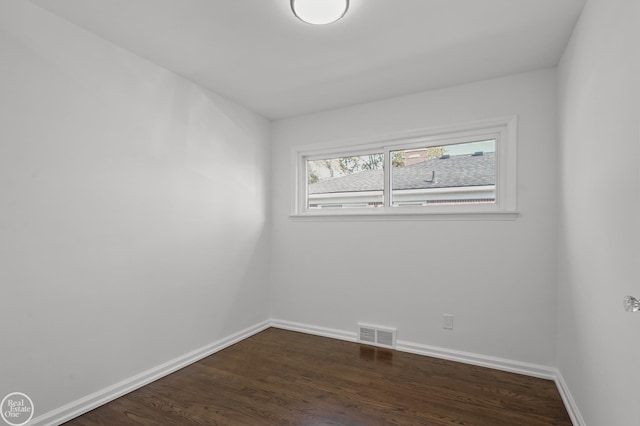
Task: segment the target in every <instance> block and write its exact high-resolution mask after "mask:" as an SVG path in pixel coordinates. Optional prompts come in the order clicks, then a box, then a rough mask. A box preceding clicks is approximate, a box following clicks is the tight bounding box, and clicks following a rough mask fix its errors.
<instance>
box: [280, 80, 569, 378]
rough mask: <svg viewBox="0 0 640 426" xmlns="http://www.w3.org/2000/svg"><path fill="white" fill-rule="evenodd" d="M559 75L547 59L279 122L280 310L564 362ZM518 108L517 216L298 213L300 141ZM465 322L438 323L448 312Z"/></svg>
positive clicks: (328, 322)
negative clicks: (344, 217)
mask: <svg viewBox="0 0 640 426" xmlns="http://www.w3.org/2000/svg"><path fill="white" fill-rule="evenodd" d="M555 79H556V75H555V70H542V71H538V72H532V73H527V74H522V75H517V76H511V77H506V78H501V79H496V80H490V81H485V82H480V83H474V84H469V85H465V86H459V87H453V88H447V89H442V90H437V91H431V92H424V93H418V94H415V95H411V96H404V97H399V98H394V99H390V100H385V101H381V102H375V103H370V104H364V105H358V106H354V107H350V108H344V109H339V110H332V111H328V112H323V113H318V114H314V115H308V116H302V117H297V118H291V119H285V120H281V121H277V122H275V123H274V127H273V141H272V142H273V145H274V147H273V153H272V170H273V172H272V176H273V177H272V179H273V180H272V188H273V201H272V203H273V204H272V206H273V208H272V215H273V217H272V223H273V229H272V231H273V238H272V269H271V271H272V275H271V281H272V287H273V292H272V305H273V317H274V318H276V319H280V320H285V321H293V322H299V323H304V324H309V325H314V326H319V327H328V328H334V329H338V330H345V331H352V332H355V331H356V323H357V322H358V321H364V322H369V323H373V324H378V325H388V326H395V327H397V328H398V339H401V340H405V341H410V342H414V343H421V344H427V345H434V346H439V347H444V348H448V349H457V350H463V351H469V352H473V353H477V354H484V355H491V356H496V357H501V358H507V359H512V360H518V361H524V362H531V363H537V364H542V365H545V366H552V365H555V351H556V348H555V335H556V305H555V300H556V262H555V257H556V251H555V247H556V245H555V232H556V219H555V218H556V208H555V205H556V188H557V173H556V166H557V161H556V80H555ZM513 114H517V115H518V117H519V122H518V126H519V142H518V143H519V145H518V157H519V158H518V160H519V164H518V167H519V168H518V209H519V211H520V213H521V216H520V217H519V218H518V219H517V220H515V221H497V222H492V221H462V222H459V221H412V222H298V221H292V220H291V219H290V218H289V217H288V215H289V209H290V205H291V196H292V182H291V164H290V161H291V147H292V146H295V145H304V144H318V143H323V142H327V143H334V142H336V141H342V140H348V139H351V138H367V137H375V136H379V135H380V134H388V133H392V132H396V131H403V130H409V129H417V128H428V127H438V126H443V125H448V124H458V123H466V122H470V121H474V120H480V119H487V118H494V117H501V116H508V115H513ZM443 313H451V314H454V315H455V330H454V331H447V330H443V329H442V314H443Z"/></svg>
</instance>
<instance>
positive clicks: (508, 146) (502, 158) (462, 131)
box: [290, 116, 518, 221]
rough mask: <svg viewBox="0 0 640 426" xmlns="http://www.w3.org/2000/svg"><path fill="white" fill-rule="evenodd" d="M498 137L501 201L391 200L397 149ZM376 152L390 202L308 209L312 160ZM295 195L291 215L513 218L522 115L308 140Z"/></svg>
mask: <svg viewBox="0 0 640 426" xmlns="http://www.w3.org/2000/svg"><path fill="white" fill-rule="evenodd" d="M493 139H495V141H496V151H495V155H496V162H495V173H496V181H495V182H496V185H495V188H496V194H495V195H496V197H495V198H496V201H495V203H487V204H473V203H469V204H458V205H454V204H444V205H430V206H395V207H392V206H391V205H390V197H391V191H390V176H391V174H390V167H391V155H390V152H391V151H396V150H407V149H414V148H427V147H432V146H443V145H453V144H461V143H466V142H475V141H480V140H493ZM372 153H383V154H384V191H383V192H384V206H383V207H374V208H349V209H338V208H336V209H308V208H307V179H308V177H307V170H306V167H307V161H308V160H318V159H326V158H338V157H348V156H357V155H366V154H372ZM291 157H292V172H293V175H292V181H293V196H292V206H291V215H290V217H291V218H292V219H294V220H298V219H303V220H357V221H360V220H404V219H409V220H416V219H418V220H422V219H426V220H429V219H447V220H448V219H461V220H469V219H471V220H475V219H478V220H512V219H515V218H516V217H517V216H518V213H517V210H516V206H517V205H516V195H517V193H516V192H517V191H516V189H517V182H516V179H517V117H516V116H509V117H500V118H495V119H489V120H482V121H476V122H472V123H466V124H460V125H454V126H447V127H441V128H434V129H418V130H412V131H407V132H401V133H395V134H391V135H386V136H384V137H379V138H373V139H367V140H351V141H346V142H342V143H329V144H319V145H312V146H310V145H302V146H295V147H293V148H292V155H291Z"/></svg>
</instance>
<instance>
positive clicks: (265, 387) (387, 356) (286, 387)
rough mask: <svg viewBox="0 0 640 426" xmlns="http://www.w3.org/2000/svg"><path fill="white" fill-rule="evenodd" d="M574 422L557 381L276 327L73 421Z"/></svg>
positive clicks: (312, 425)
mask: <svg viewBox="0 0 640 426" xmlns="http://www.w3.org/2000/svg"><path fill="white" fill-rule="evenodd" d="M189 424H194V425H305V426H320V425H322V426H328V425H492V426H495V425H571V421H570V419H569V416H568V415H567V412H566V410H565V408H564V406H563V404H562V401H561V399H560V395H559V393H558V391H557V389H556V386H555V384H554V383H553V382H552V381H549V380H542V379H536V378H532V377H527V376H521V375H517V374H512V373H506V372H502V371H497V370H492V369H488V368H481V367H475V366H471V365H466V364H460V363H455V362H451V361H444V360H440V359H435V358H429V357H424V356H420V355H412V354H407V353H402V352H397V351H390V350H386V349H379V348H373V347H370V346H364V345H359V344H356V343H349V342H344V341H339V340H334V339H328V338H323V337H317V336H310V335H306V334H302V333H295V332H291V331H285V330H279V329H275V328H270V329H268V330H265V331H263V332H261V333H259V334H256V335H255V336H253V337H251V338H249V339H246V340H244V341H242V342H240V343H237V344H235V345H233V346H231V347H229V348H227V349H224V350H222V351H220V352H218V353H216V354H214V355H212V356H210V357H208V358H205V359H203V360H201V361H199V362H197V363H195V364H192V365H190V366H188V367H186V368H184V369H182V370H180V371H177V372H176V373H173V374H171V375H169V376H167V377H165V378H162V379H160V380H157V381H155V382H153V383H151V384H149V385H147V386H145V387H143V388H141V389H138V390H136V391H134V392H131V393H130V394H128V395H125V396H123V397H121V398H119V399H117V400H115V401H113V402H111V403H109V404H106V405H104V406H102V407H99V408H97V409H95V410H93V411H91V412H89V413H87V414H85V415H83V416H81V417H78V418H76V419H74V420H72V421H70V422H68V423H66V425H68V426H74V425H78V426H80V425H189Z"/></svg>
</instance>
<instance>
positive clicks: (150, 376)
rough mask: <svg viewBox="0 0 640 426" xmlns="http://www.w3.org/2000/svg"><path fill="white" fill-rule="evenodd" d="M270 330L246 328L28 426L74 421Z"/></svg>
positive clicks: (263, 326) (263, 325) (261, 326)
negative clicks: (248, 338) (235, 344)
mask: <svg viewBox="0 0 640 426" xmlns="http://www.w3.org/2000/svg"><path fill="white" fill-rule="evenodd" d="M270 326H271V323H270V321H263V322H261V323H259V324H255V325H253V326H251V327H248V328H245V329H244V330H241V331H239V332H237V333H234V334H232V335H230V336H227V337H224V338H222V339H220V340H218V341H216V342H214V343H211V344H209V345H206V346H203V347H201V348H199V349H196V350H194V351H191V352H189V353H187V354H184V355H182V356H179V357H178V358H175V359H172V360H171V361H168V362H165V363H164V364H161V365H158V366H157V367H153V368H151V369H149V370H147V371H144V372H142V373H140V374H138V375H135V376H133V377H130V378H128V379H125V380H123V381H121V382H119V383H116V384H114V385H112V386H109V387H106V388H104V389H101V390H99V391H97V392H94V393H92V394H90V395H87V396H85V397H83V398H80V399H78V400H76V401H73V402H70V403H69V404H66V405H64V406H62V407H60V408H57V409H55V410H52V411H49V412H47V413H44V414H42V415H40V416H38V417H35V418H34V419H33V420H32V421H31V422H30V423H29V426H55V425H59V424H61V423H64V422H66V421H69V420H71V419H73V418H75V417H78V416H80V415H81V414H84V413H86V412H88V411H91V410H93V409H94V408H97V407H99V406H101V405H103V404H106V403H107V402H110V401H113V400H114V399H116V398H119V397H121V396H122V395H125V394H127V393H129V392H132V391H134V390H136V389H138V388H140V387H142V386H145V385H147V384H149V383H151V382H153V381H155V380H158V379H160V378H162V377H164V376H167V375H169V374H171V373H173V372H174V371H177V370H179V369H181V368H183V367H186V366H187V365H189V364H193V363H194V362H196V361H199V360H201V359H202V358H205V357H208V356H209V355H211V354H214V353H216V352H218V351H221V350H222V349H224V348H226V347H228V346H231V345H233V344H234V343H237V342H239V341H241V340H244V339H246V338H247V337H250V336H253V335H254V334H256V333H259V332H261V331H262V330H265V329H267V328H269V327H270Z"/></svg>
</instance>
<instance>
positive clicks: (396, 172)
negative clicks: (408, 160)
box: [309, 152, 495, 194]
mask: <svg viewBox="0 0 640 426" xmlns="http://www.w3.org/2000/svg"><path fill="white" fill-rule="evenodd" d="M434 172H435V174H434ZM432 176H435V179H434V181H433V182H430V181H431V178H432ZM392 177H393V189H395V190H402V189H424V188H455V187H465V186H484V185H495V153H493V152H486V153H484V154H483V155H477V156H473V155H452V156H451V157H449V158H434V159H430V160H426V161H423V162H421V163H416V164H412V165H410V166H405V167H399V168H394V169H393V172H392ZM383 185H384V175H383V171H382V170H365V171H363V172H360V173H355V174H352V175H347V176H341V177H338V178H334V179H328V180H325V181H320V182H317V183H312V184H310V185H309V194H329V193H339V192H362V191H382V189H383Z"/></svg>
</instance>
